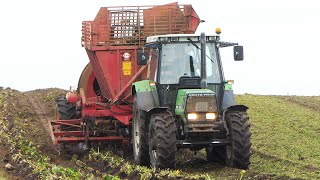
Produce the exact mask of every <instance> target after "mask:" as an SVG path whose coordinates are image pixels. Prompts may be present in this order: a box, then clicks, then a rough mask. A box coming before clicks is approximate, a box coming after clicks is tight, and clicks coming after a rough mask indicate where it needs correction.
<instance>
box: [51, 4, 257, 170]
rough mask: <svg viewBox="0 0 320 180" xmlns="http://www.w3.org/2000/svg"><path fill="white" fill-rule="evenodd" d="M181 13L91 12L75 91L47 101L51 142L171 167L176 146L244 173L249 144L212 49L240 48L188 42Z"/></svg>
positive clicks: (188, 18) (205, 39)
mask: <svg viewBox="0 0 320 180" xmlns="http://www.w3.org/2000/svg"><path fill="white" fill-rule="evenodd" d="M200 22H201V21H200V19H199V17H198V15H197V14H196V12H195V11H194V10H193V8H192V7H191V5H178V4H177V3H171V4H167V5H163V6H139V7H108V8H101V9H100V11H99V13H98V14H97V16H96V18H95V19H94V21H84V22H83V26H82V33H83V35H82V46H83V47H85V49H86V51H87V54H88V56H89V59H90V63H89V64H88V65H87V66H86V67H85V69H84V71H83V72H82V74H81V77H80V80H79V84H78V90H77V92H69V93H68V94H67V95H66V97H60V98H58V99H57V119H56V120H53V121H51V123H50V125H51V129H52V140H53V142H54V143H55V144H58V143H74V142H85V143H86V144H87V145H89V144H88V143H90V142H92V141H105V142H107V143H115V144H120V145H122V147H123V148H124V149H127V150H129V151H133V156H134V161H135V162H136V163H137V164H140V165H151V166H152V167H155V168H174V167H175V165H176V154H177V150H178V149H180V148H190V149H191V150H200V149H203V148H205V149H206V153H207V158H208V161H220V162H223V163H225V165H227V166H232V167H237V168H242V169H247V168H248V167H249V164H250V155H251V142H250V136H251V133H250V129H249V127H250V126H249V123H248V119H249V118H248V116H247V113H246V111H247V109H248V108H247V107H246V106H244V105H236V104H235V100H234V94H233V91H232V85H231V84H230V83H229V82H227V81H225V79H224V76H223V71H222V64H221V59H220V54H219V48H222V47H227V46H234V58H235V60H243V50H242V46H238V45H237V44H236V43H228V42H223V41H220V36H219V34H220V32H219V29H218V30H217V31H216V33H217V35H214V36H205V34H204V33H201V35H200V36H198V35H194V34H193V33H194V32H195V31H196V29H197V27H198V25H199V23H200Z"/></svg>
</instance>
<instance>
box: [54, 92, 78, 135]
mask: <svg viewBox="0 0 320 180" xmlns="http://www.w3.org/2000/svg"><path fill="white" fill-rule="evenodd" d="M56 116H57V119H60V120H69V119H74V118H76V106H75V105H73V104H70V103H69V102H68V101H67V100H66V98H65V97H58V98H57V99H56ZM60 129H61V130H72V129H73V127H69V126H66V125H61V126H60Z"/></svg>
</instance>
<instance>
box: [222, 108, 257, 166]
mask: <svg viewBox="0 0 320 180" xmlns="http://www.w3.org/2000/svg"><path fill="white" fill-rule="evenodd" d="M248 120H249V117H248V115H247V113H246V112H239V111H230V112H227V113H226V122H227V126H228V128H229V132H230V135H229V137H228V138H229V139H230V141H231V144H230V145H228V146H226V165H227V166H230V167H235V168H240V169H248V168H249V165H250V156H251V141H250V137H251V132H250V124H249V123H248Z"/></svg>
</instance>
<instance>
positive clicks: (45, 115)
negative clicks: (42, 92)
mask: <svg viewBox="0 0 320 180" xmlns="http://www.w3.org/2000/svg"><path fill="white" fill-rule="evenodd" d="M25 95H26V97H27V98H28V100H29V102H30V104H31V105H32V107H33V110H34V111H35V113H36V117H37V118H38V121H40V122H41V125H42V127H43V128H44V129H45V131H46V133H47V135H48V136H47V137H51V130H50V126H49V122H50V117H49V116H50V113H49V112H48V110H46V108H45V107H44V105H43V104H42V103H41V102H40V100H39V99H37V98H35V96H33V95H32V94H29V93H25ZM50 146H51V147H53V148H54V149H56V148H55V147H54V146H53V144H50Z"/></svg>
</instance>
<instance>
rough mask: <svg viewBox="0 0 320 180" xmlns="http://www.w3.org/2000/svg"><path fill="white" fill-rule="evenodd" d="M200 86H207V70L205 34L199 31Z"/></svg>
mask: <svg viewBox="0 0 320 180" xmlns="http://www.w3.org/2000/svg"><path fill="white" fill-rule="evenodd" d="M200 43H201V84H200V85H201V88H207V72H206V35H205V34H204V33H201V36H200Z"/></svg>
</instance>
